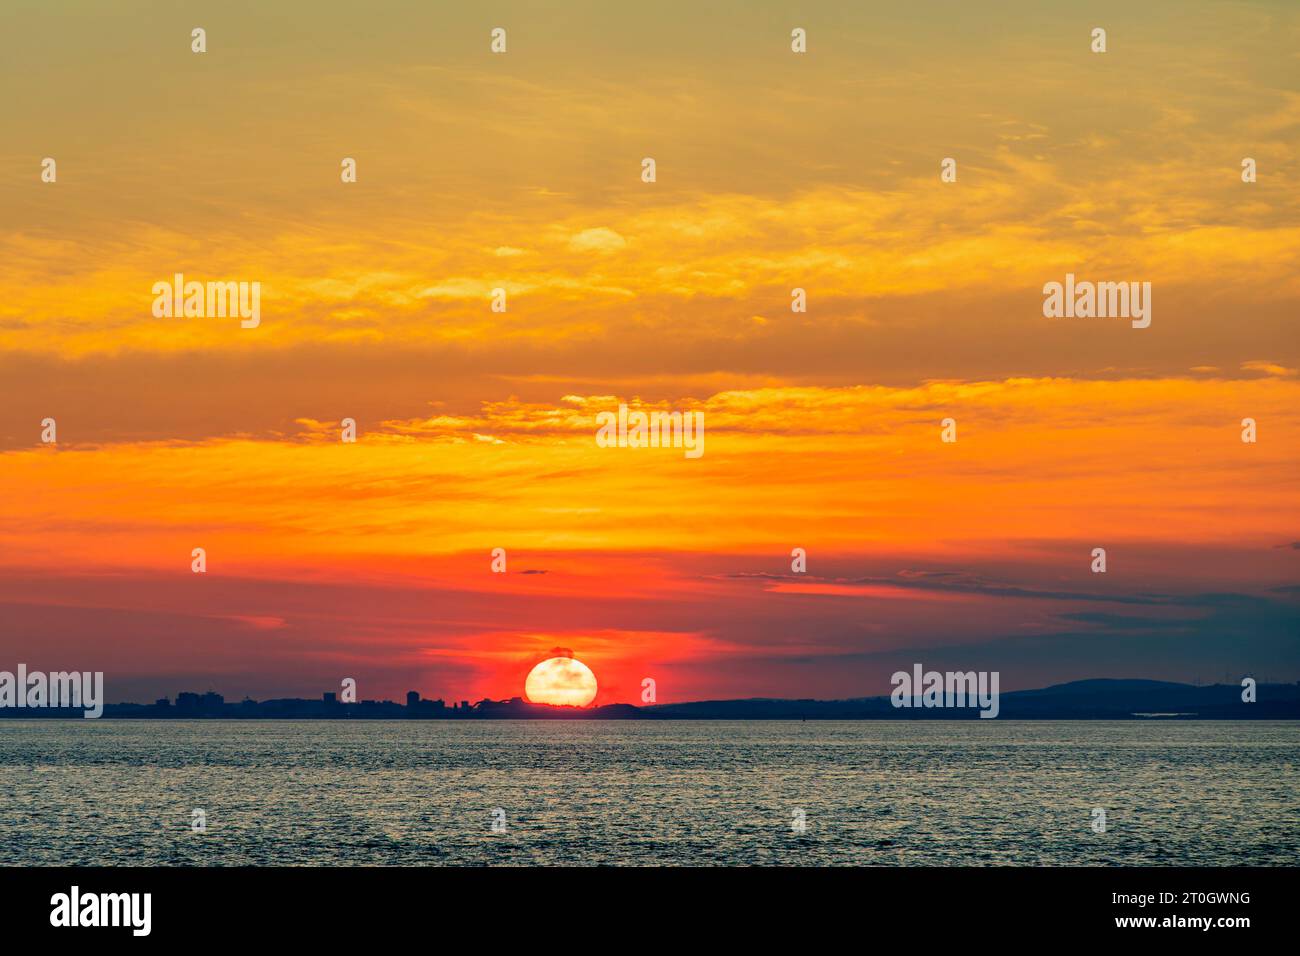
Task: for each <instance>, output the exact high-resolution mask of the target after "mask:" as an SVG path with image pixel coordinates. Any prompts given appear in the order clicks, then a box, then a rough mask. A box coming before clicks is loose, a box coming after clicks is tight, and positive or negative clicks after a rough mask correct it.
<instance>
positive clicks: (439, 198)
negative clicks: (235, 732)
mask: <svg viewBox="0 0 1300 956" xmlns="http://www.w3.org/2000/svg"><path fill="white" fill-rule="evenodd" d="M136 5H137V6H139V7H140V8H141V10H142V16H141V17H133V18H117V17H113V16H110V15H109V14H108V13H107V12H105V11H102V10H99V9H97V8H96V6H95V5H93V4H89V3H83V4H74V5H71V6H65V7H63V8H60V9H59V10H49V9H39V8H30V9H21V10H18V11H15V12H14V13H13V14H11V16H10V20H11V24H12V29H10V30H8V31H6V38H4V39H0V44H3V52H4V55H3V56H0V95H4V94H8V95H4V100H5V102H6V104H7V109H6V113H7V115H6V117H5V118H4V119H3V121H0V122H2V123H3V131H4V136H3V137H0V141H3V143H4V147H3V150H0V288H2V289H3V292H4V295H3V296H0V666H4V667H8V668H10V669H12V666H14V665H16V664H17V663H19V662H24V663H27V664H28V665H29V667H31V668H33V669H45V670H62V669H77V670H103V671H104V672H105V679H106V687H107V693H108V696H109V699H110V700H113V701H118V700H152V699H153V698H155V697H158V696H163V695H174V694H175V693H176V692H177V691H180V690H206V689H209V688H212V689H215V690H217V691H220V692H222V693H224V694H225V695H226V696H227V697H228V698H239V697H240V696H243V695H248V696H252V697H256V698H267V697H280V696H309V697H316V696H319V694H320V693H321V692H323V691H329V690H337V689H338V687H339V684H340V681H341V680H342V679H343V678H345V677H351V678H354V679H356V680H357V683H358V692H359V695H360V696H361V697H363V698H367V699H374V698H391V699H398V698H400V697H401V695H402V694H403V693H404V692H405V691H407V690H409V689H416V690H419V691H421V693H423V694H424V695H425V696H427V697H443V698H445V699H447V700H461V699H471V700H474V699H478V698H481V697H492V698H507V697H512V696H519V695H522V693H523V682H524V678H525V676H526V675H527V673H528V671H529V669H530V668H531V667H532V666H533V664H535V663H536V662H537V661H538V660H540V659H542V658H543V657H545V656H547V655H548V654H549V653H550V651H551V649H552V648H554V647H557V646H560V647H568V648H572V649H573V652H574V654H575V655H576V656H577V657H578V658H579V659H580V660H582V661H584V662H585V663H587V664H588V665H589V666H590V667H591V668H592V670H593V671H594V672H595V674H596V677H597V680H598V681H599V687H600V689H599V694H598V697H597V700H596V702H597V703H609V702H615V701H626V702H633V703H635V702H638V701H639V700H640V688H641V681H642V680H643V679H644V678H646V677H651V678H654V679H655V681H656V685H657V691H658V699H659V700H660V701H661V702H671V701H683V700H698V699H708V698H730V697H749V696H767V697H819V698H837V697H855V696H869V695H876V694H886V693H888V692H889V689H890V684H889V675H890V674H891V673H892V672H893V671H894V670H897V669H900V668H910V667H911V665H912V663H914V662H921V663H923V664H924V665H925V666H926V667H932V666H933V667H936V668H948V667H961V668H962V669H977V670H1000V671H1001V672H1002V682H1001V686H1002V689H1004V690H1013V689H1017V688H1024V687H1033V686H1042V685H1044V684H1049V683H1056V682H1061V681H1066V680H1074V679H1079V678H1086V677H1142V678H1156V679H1168V680H1189V681H1190V680H1204V681H1211V680H1223V679H1225V678H1227V679H1232V680H1236V679H1238V678H1239V677H1240V676H1242V675H1244V674H1250V675H1252V676H1255V677H1257V678H1258V679H1261V680H1285V681H1293V680H1297V679H1300V583H1298V582H1300V574H1298V573H1297V572H1298V571H1300V567H1298V563H1300V507H1298V501H1297V494H1296V487H1297V480H1298V479H1300V372H1298V369H1300V349H1298V348H1297V334H1296V316H1297V315H1300V268H1298V266H1300V226H1297V223H1300V192H1298V191H1297V190H1296V188H1295V182H1296V177H1297V167H1296V161H1295V155H1296V151H1295V146H1296V143H1297V140H1298V139H1300V135H1298V134H1300V88H1298V84H1297V74H1296V71H1295V69H1294V65H1295V63H1294V61H1295V53H1294V50H1295V49H1297V40H1300V26H1298V24H1300V18H1298V16H1297V13H1296V11H1295V10H1294V9H1291V8H1289V7H1287V6H1286V5H1274V4H1268V3H1259V4H1249V5H1236V6H1233V7H1231V8H1228V7H1223V6H1220V5H1211V4H1204V5H1199V4H1198V5H1197V6H1198V15H1197V16H1196V17H1189V16H1187V10H1186V4H1183V3H1172V2H1170V3H1163V2H1157V3H1152V4H1149V5H1143V9H1141V10H1132V9H1130V8H1129V5H1125V4H1119V3H1116V4H1111V5H1107V4H1102V5H1101V6H1100V7H1099V8H1098V9H1097V10H1095V11H1090V13H1089V17H1090V18H1091V17H1095V18H1096V19H1098V21H1099V22H1100V21H1105V23H1106V25H1107V28H1108V31H1109V38H1110V50H1109V52H1107V53H1106V54H1104V55H1097V54H1092V53H1091V52H1090V50H1089V43H1090V30H1091V28H1092V26H1094V25H1095V24H1093V23H1092V22H1091V20H1089V21H1088V22H1084V21H1081V20H1079V19H1078V18H1077V17H1076V16H1074V15H1073V14H1071V13H1070V12H1069V11H1064V10H1056V9H1050V8H1044V7H1043V5H1041V4H1037V3H1029V2H1027V0H1026V2H1023V3H1012V4H1009V5H1006V6H1005V7H1004V8H999V9H998V10H996V11H990V10H985V9H968V8H967V5H960V4H954V5H951V6H945V8H944V14H943V17H941V18H936V17H935V16H934V15H932V14H931V13H927V12H926V11H925V10H924V9H919V8H918V9H912V8H907V9H898V8H892V7H882V8H879V9H870V10H867V9H857V8H854V9H846V10H841V11H837V12H835V13H834V14H833V15H832V14H831V13H830V12H828V11H822V12H819V13H817V14H816V15H813V16H803V15H802V14H801V15H800V17H799V21H800V22H798V23H794V22H791V17H792V16H793V14H791V13H790V12H789V11H788V10H787V9H785V8H784V7H783V6H782V5H780V4H775V3H758V4H746V5H744V7H743V8H741V7H727V8H725V9H721V8H720V9H700V8H697V7H694V6H693V7H689V8H687V7H685V6H681V7H680V9H679V8H678V7H677V6H675V5H673V4H669V5H668V6H667V7H664V6H662V5H660V6H657V7H655V8H654V9H653V10H643V9H635V8H628V9H622V8H618V9H613V8H610V9H605V8H603V7H600V6H594V5H590V6H589V5H578V6H575V7H574V9H573V11H570V12H567V13H566V12H564V11H553V10H538V9H534V8H533V7H532V6H531V5H528V4H510V3H507V4H505V5H504V6H502V7H501V8H500V9H499V10H497V11H495V12H494V13H493V17H494V18H496V19H498V20H500V22H501V24H504V25H505V26H506V27H507V29H508V30H509V37H510V41H509V52H508V53H507V54H505V55H493V54H491V53H490V52H489V30H490V28H491V27H492V26H496V25H498V24H497V22H496V20H494V22H492V23H488V22H486V21H482V20H481V19H480V18H479V16H478V15H477V14H476V13H474V12H473V11H471V10H436V11H435V10H431V9H426V8H425V7H424V6H423V5H417V4H396V5H394V6H393V7H392V9H389V8H384V9H383V10H380V11H376V10H371V9H355V8H353V7H352V6H350V5H343V4H318V5H311V6H310V7H308V6H306V5H302V6H301V7H300V8H294V6H293V5H290V6H288V7H279V8H277V9H275V10H264V9H259V8H254V7H243V6H238V5H237V6H232V7H231V8H229V9H223V10H222V11H219V12H213V11H210V10H206V9H205V10H203V16H202V18H201V19H203V20H206V28H207V30H208V36H209V52H207V53H205V54H202V55H196V54H193V53H191V52H190V47H189V35H190V29H191V28H192V27H193V26H194V25H195V23H197V22H198V20H195V17H196V16H197V14H196V13H195V11H194V10H187V9H185V8H184V7H183V6H181V7H179V8H177V7H174V6H172V5H163V4H155V3H150V2H139V3H137V4H136ZM1202 7H1203V8H1202ZM688 10H689V16H687V11H688ZM144 13H148V14H150V15H148V16H144V15H143V14H144ZM191 21H194V22H191ZM683 23H689V26H687V27H683V26H682V24H683ZM142 24H144V25H143V26H142ZM304 24H308V25H309V26H310V29H309V30H308V31H307V33H309V34H310V37H308V35H307V33H304V29H305V27H304ZM792 26H803V27H805V28H806V29H807V30H808V37H809V52H808V53H807V54H804V55H796V54H792V53H791V52H790V49H789V33H790V28H791V27H792ZM937 63H942V64H943V69H941V70H939V69H936V68H935V64H937ZM1153 63H1158V64H1160V65H1161V66H1160V71H1159V76H1158V78H1153V76H1152V73H1151V69H1152V64H1153ZM158 75H165V76H166V78H167V80H166V82H164V83H160V82H158V81H157V77H158ZM1157 80H1158V81H1157ZM20 89H21V91H22V93H21V95H19V93H18V90H20ZM47 156H49V157H54V158H56V159H57V162H58V178H57V181H56V182H55V183H44V182H42V181H41V179H40V159H41V158H42V157H47ZM647 156H649V157H653V158H655V160H656V162H657V180H656V181H655V182H654V183H644V182H642V181H641V168H642V166H641V161H642V159H643V158H644V157H647ZM1247 156H1249V157H1252V158H1254V159H1255V160H1256V161H1257V164H1258V169H1259V178H1258V181H1257V182H1255V183H1250V184H1246V183H1243V182H1242V181H1241V177H1240V170H1241V167H1240V163H1241V160H1242V158H1243V157H1247ZM343 157H354V158H355V159H356V160H357V169H358V179H357V182H356V183H350V184H344V183H342V182H341V181H340V175H339V171H340V161H341V159H342V158H343ZM944 157H954V158H956V159H957V162H958V178H957V181H956V182H955V183H944V182H941V180H940V176H939V172H940V160H941V159H942V158H944ZM178 272H181V273H184V274H185V275H186V277H187V278H191V279H196V280H199V281H207V280H223V281H224V280H228V281H250V282H251V281H257V282H260V283H261V288H262V302H261V313H262V315H261V323H260V325H259V326H258V328H256V329H241V328H240V325H239V321H238V319H223V318H188V319H186V318H175V319H172V318H155V317H154V316H153V315H152V313H151V305H152V301H153V295H152V293H151V289H152V286H153V284H154V283H155V282H157V281H159V280H169V279H170V278H171V276H172V275H174V274H175V273H178ZM1067 272H1071V273H1074V274H1075V275H1076V276H1078V277H1079V278H1081V279H1085V280H1094V281H1111V280H1114V281H1149V282H1151V283H1152V286H1153V290H1154V291H1153V300H1152V301H1153V315H1152V323H1151V326H1150V328H1147V329H1140V330H1139V329H1133V328H1131V327H1130V325H1129V322H1128V321H1126V320H1122V319H1096V318H1093V319H1088V318H1069V319H1048V318H1044V317H1043V314H1042V301H1043V299H1042V288H1043V285H1044V284H1045V283H1047V282H1052V281H1058V282H1059V281H1061V280H1063V278H1064V276H1065V274H1066V273H1067ZM497 288H501V289H505V290H506V292H507V296H508V308H507V311H505V312H503V313H502V312H493V311H492V309H491V307H490V303H491V296H492V290H493V289H497ZM795 288H801V289H804V290H806V293H807V298H808V310H807V312H804V313H797V312H792V311H791V307H790V303H791V290H792V289H795ZM620 403H628V404H630V405H633V406H634V407H641V408H644V409H647V410H663V411H669V410H677V411H688V410H690V411H699V412H702V413H703V414H704V421H705V453H704V455H703V456H702V457H701V458H699V459H688V458H686V457H685V456H684V455H683V454H682V451H681V450H680V449H676V450H674V449H649V448H647V449H631V448H601V447H598V446H597V444H596V442H595V434H596V431H597V424H596V416H597V415H598V414H599V413H601V412H603V411H614V410H616V409H617V407H618V405H619V404H620ZM47 417H49V418H53V419H55V420H56V422H57V437H58V441H57V444H55V445H45V444H42V442H41V432H42V425H41V422H42V420H43V419H45V418H47ZM348 417H350V418H353V419H355V420H356V422H357V425H358V440H357V442H356V443H355V444H345V443H343V442H341V441H340V440H339V423H340V422H341V420H342V419H344V418H348ZM946 418H953V419H955V420H956V423H957V436H958V438H957V441H956V442H955V443H944V442H941V440H940V434H941V422H942V421H943V420H944V419H946ZM1245 418H1252V419H1254V420H1255V421H1256V423H1257V428H1258V441H1257V442H1255V443H1244V442H1242V440H1241V433H1242V420H1243V419H1245ZM196 547H202V548H204V549H205V550H206V553H207V566H208V570H207V572H206V573H205V574H201V575H199V574H193V573H191V570H190V566H191V552H192V549H194V548H196ZM1098 547H1101V548H1105V549H1106V552H1107V571H1106V573H1105V574H1094V573H1093V572H1092V571H1091V564H1092V551H1093V549H1094V548H1098ZM495 548H504V549H505V551H506V553H507V571H506V573H504V574H494V573H493V572H492V570H491V553H492V551H493V549H495ZM795 548H802V549H805V551H806V553H807V570H806V572H804V573H795V572H794V571H792V567H791V552H792V550H793V549H795ZM4 662H8V663H4Z"/></svg>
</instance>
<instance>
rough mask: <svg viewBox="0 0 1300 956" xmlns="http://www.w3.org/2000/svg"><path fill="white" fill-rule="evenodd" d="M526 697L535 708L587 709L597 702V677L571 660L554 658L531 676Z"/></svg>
mask: <svg viewBox="0 0 1300 956" xmlns="http://www.w3.org/2000/svg"><path fill="white" fill-rule="evenodd" d="M524 695H525V696H526V697H527V698H528V699H529V700H530V701H532V702H533V703H534V704H557V705H562V706H568V707H586V706H587V705H588V704H590V703H591V702H592V701H593V700H595V699H596V675H595V674H593V673H592V672H591V668H590V667H588V666H587V665H586V664H584V663H582V661H579V660H574V659H573V658H572V657H551V658H547V659H546V660H544V661H542V662H541V663H540V664H538V665H537V666H536V667H534V668H533V669H532V670H531V671H530V672H529V673H528V679H527V680H526V681H524Z"/></svg>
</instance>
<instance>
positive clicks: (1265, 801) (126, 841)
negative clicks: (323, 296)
mask: <svg viewBox="0 0 1300 956" xmlns="http://www.w3.org/2000/svg"><path fill="white" fill-rule="evenodd" d="M1298 756H1300V725H1298V724H1295V723H1272V722H1270V723H1262V722H1222V723H1217V722H1216V723H1210V722H1186V723H1182V722H1179V723H1174V722H1145V723H1094V722H1077V723H1076V722H1062V723H1028V722H1020V723H1017V722H1009V721H1002V720H997V721H969V722H961V723H947V722H943V723H940V722H926V723H919V722H916V723H912V722H908V723H904V722H888V723H885V722H881V723H874V722H872V723H868V722H813V721H809V722H807V723H790V722H754V723H740V722H724V721H707V722H693V721H673V722H662V723H660V722H655V723H650V722H631V721H600V722H597V721H573V722H568V721H565V722H560V721H552V722H543V721H531V722H530V721H483V722H450V721H441V722H434V721H427V722H379V721H373V722H365V721H356V722H343V721H333V722H323V721H322V722H313V721H305V722H292V721H284V722H279V721H276V722H269V721H268V722H253V721H193V722H190V721H157V722H155V721H53V720H46V721H17V720H3V721H0V854H3V857H4V862H5V863H9V864H74V863H75V864H158V863H163V864H208V865H232V864H267V863H277V864H326V863H328V864H345V865H346V864H397V865H419V866H424V865H439V864H515V865H518V864H538V863H542V864H572V863H579V864H706V865H711V864H781V865H787V864H789V865H793V864H843V865H884V866H897V865H908V866H912V865H928V866H933V865H941V864H952V863H963V864H1012V863H1021V864H1109V863H1122V864H1139V865H1142V864H1152V865H1174V864H1229V865H1231V864H1264V865H1283V864H1285V865H1291V866H1294V865H1296V864H1297V863H1300V773H1298V772H1297V766H1296V765H1297V757H1298ZM1094 807H1104V808H1106V813H1107V832H1105V833H1104V834H1097V833H1094V832H1093V830H1092V829H1091V824H1092V821H1093V813H1092V810H1093V808H1094ZM195 808H202V809H203V810H204V811H205V812H206V815H207V832H206V833H201V834H200V833H194V832H191V828H190V827H191V819H192V816H191V813H192V810H193V809H195ZM496 808H501V809H502V810H504V812H505V816H504V819H505V828H506V829H505V832H504V833H493V832H492V822H493V811H494V810H495V809H496ZM796 809H802V810H803V811H804V814H805V819H806V826H807V829H806V832H804V833H802V834H800V833H797V832H794V830H793V829H792V822H793V821H794V819H795V810H796Z"/></svg>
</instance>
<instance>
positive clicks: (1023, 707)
mask: <svg viewBox="0 0 1300 956" xmlns="http://www.w3.org/2000/svg"><path fill="white" fill-rule="evenodd" d="M1256 696H1257V699H1256V702H1255V703H1251V704H1247V703H1243V702H1242V699H1241V687H1240V686H1238V685H1236V684H1212V685H1208V686H1204V687H1200V686H1195V685H1192V684H1177V683H1172V682H1169V681H1155V680H1109V679H1094V680H1080V681H1072V682H1071V683H1068V684H1056V685H1054V686H1051V687H1043V688H1040V689H1037V690H1018V691H1009V692H1007V693H1005V694H1002V695H1001V699H1000V712H999V714H998V717H997V719H998V720H1005V719H1012V720H1015V719H1021V720H1025V719H1035V720H1125V719H1129V718H1140V717H1142V716H1144V715H1161V716H1172V715H1177V716H1179V717H1183V718H1200V719H1202V720H1251V719H1293V718H1300V684H1260V685H1259V686H1258V688H1257V689H1256ZM644 710H645V711H647V712H648V713H647V715H648V716H663V717H676V718H711V719H728V718H731V719H744V720H754V719H772V718H783V719H799V718H802V719H805V720H873V719H874V720H954V719H957V720H962V719H979V713H978V711H976V710H974V709H966V710H959V709H951V708H943V707H935V708H924V707H911V708H895V707H894V706H893V705H892V704H891V702H890V699H889V698H888V697H862V698H857V699H854V700H779V699H766V698H754V699H751V700H713V701H699V702H697V703H689V704H663V705H660V706H655V707H647V708H644Z"/></svg>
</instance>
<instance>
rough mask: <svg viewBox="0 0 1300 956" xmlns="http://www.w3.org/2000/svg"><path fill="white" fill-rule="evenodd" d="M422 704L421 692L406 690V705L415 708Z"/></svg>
mask: <svg viewBox="0 0 1300 956" xmlns="http://www.w3.org/2000/svg"><path fill="white" fill-rule="evenodd" d="M419 704H420V692H419V691H418V690H408V691H407V692H406V706H407V707H411V708H415V707H418V706H419Z"/></svg>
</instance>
